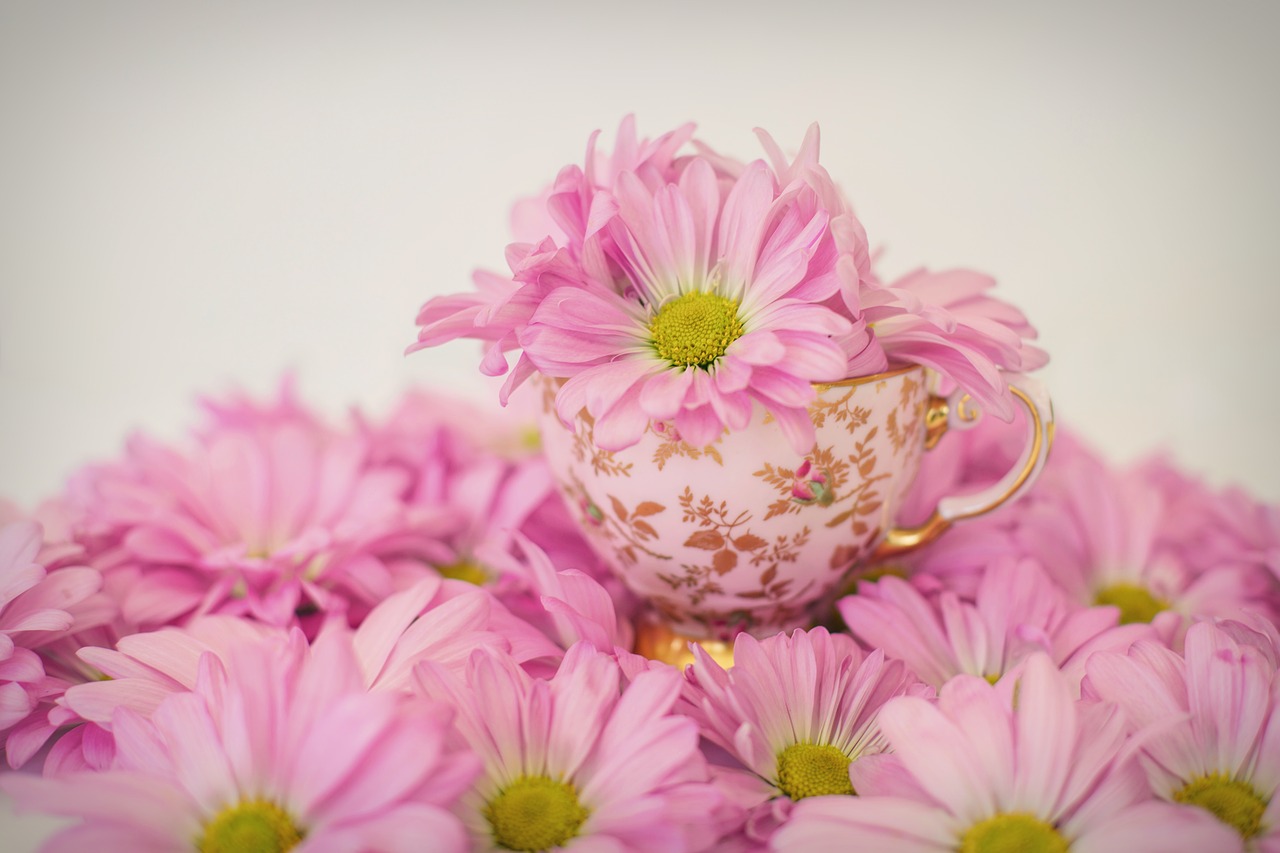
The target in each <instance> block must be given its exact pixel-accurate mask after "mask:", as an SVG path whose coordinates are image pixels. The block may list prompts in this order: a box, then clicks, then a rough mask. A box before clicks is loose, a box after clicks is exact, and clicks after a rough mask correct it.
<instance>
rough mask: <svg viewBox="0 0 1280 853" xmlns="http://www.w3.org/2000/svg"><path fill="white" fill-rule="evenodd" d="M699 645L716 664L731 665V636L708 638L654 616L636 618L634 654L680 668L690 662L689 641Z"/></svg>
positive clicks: (692, 659) (725, 666)
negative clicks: (718, 638) (725, 638)
mask: <svg viewBox="0 0 1280 853" xmlns="http://www.w3.org/2000/svg"><path fill="white" fill-rule="evenodd" d="M693 643H697V644H698V645H700V646H702V650H703V651H704V652H706V653H707V654H708V655H710V656H711V659H712V660H714V661H715V662H716V663H718V664H720V666H722V667H724V668H725V669H728V668H729V667H731V666H733V642H732V641H731V640H712V639H707V638H705V637H695V636H687V635H685V634H681V633H679V632H677V631H676V630H674V629H673V628H672V627H671V626H670V625H668V624H667V623H665V622H662V621H659V620H657V619H653V618H649V619H640V620H637V622H636V646H635V651H636V654H638V655H642V656H644V657H647V658H649V660H656V661H659V662H660V663H665V664H670V665H671V666H674V667H675V668H676V669H680V670H683V669H684V668H685V666H687V665H688V664H691V663H693V662H694V657H693V648H692V644H693Z"/></svg>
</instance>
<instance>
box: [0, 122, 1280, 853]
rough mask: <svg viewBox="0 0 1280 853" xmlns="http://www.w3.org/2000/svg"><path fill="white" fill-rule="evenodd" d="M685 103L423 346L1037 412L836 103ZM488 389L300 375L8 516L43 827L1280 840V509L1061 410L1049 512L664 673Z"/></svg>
mask: <svg viewBox="0 0 1280 853" xmlns="http://www.w3.org/2000/svg"><path fill="white" fill-rule="evenodd" d="M691 133H692V129H691V128H682V129H680V130H678V131H675V132H673V133H671V134H667V135H665V136H663V137H660V138H659V139H658V140H656V141H653V142H640V141H637V139H636V137H635V135H634V131H633V129H632V127H631V124H630V122H629V121H628V122H624V124H623V127H622V129H621V130H620V132H619V137H618V141H617V143H616V145H615V150H614V153H613V154H612V156H610V157H604V156H601V155H598V154H597V153H596V151H595V145H594V142H595V140H594V137H593V139H592V143H591V144H590V145H589V147H588V155H587V159H586V162H585V164H584V165H583V167H581V168H579V167H568V168H566V169H565V170H563V171H562V172H561V173H560V175H559V177H558V178H557V179H556V181H555V183H554V185H553V186H552V187H551V188H550V189H549V190H548V191H547V192H546V193H544V194H543V195H542V196H540V197H539V198H538V199H537V200H534V201H530V202H528V203H522V204H521V205H520V206H518V207H517V211H516V212H517V216H516V223H515V226H516V230H517V232H518V233H520V234H521V235H525V234H529V235H536V236H534V239H533V240H531V241H529V242H525V243H519V244H516V245H515V246H513V247H512V248H511V249H510V250H509V252H508V257H509V260H510V262H511V267H512V274H511V276H509V277H506V276H498V275H495V274H491V273H479V274H477V278H476V281H477V284H478V287H479V292H478V293H476V294H474V295H466V296H450V297H441V298H438V299H433V300H431V301H430V302H428V303H427V305H426V306H425V307H424V308H423V310H422V313H421V314H420V316H419V324H420V327H421V329H420V334H419V340H420V344H421V345H430V344H435V343H440V342H443V341H446V340H450V339H453V338H458V337H473V338H478V339H481V340H483V341H485V342H486V343H487V345H488V348H487V350H486V353H485V356H484V359H483V361H482V364H481V369H482V371H483V372H485V373H487V374H492V375H497V374H502V373H504V372H508V371H509V373H510V375H509V377H508V379H507V382H506V385H505V386H504V387H503V391H502V396H503V399H504V400H505V399H506V398H507V397H508V395H509V394H510V393H511V391H512V390H513V389H514V388H515V387H516V386H518V385H519V384H520V383H521V382H523V381H524V380H526V379H528V378H529V377H531V376H532V375H534V374H535V373H540V374H542V375H544V376H546V377H548V378H549V379H551V380H554V382H552V383H549V387H552V388H554V395H555V406H556V407H557V409H558V411H559V413H560V414H561V416H562V417H563V418H564V419H566V420H569V419H570V417H571V416H572V415H574V414H576V413H577V412H578V411H579V410H580V409H583V408H585V409H587V410H588V412H590V414H591V415H592V416H593V418H594V420H595V424H596V430H597V439H598V440H599V441H601V442H607V443H608V444H610V445H611V446H614V447H618V448H621V447H624V446H626V445H627V444H628V443H631V442H634V441H635V440H637V438H638V437H639V435H640V434H641V433H643V432H644V430H645V429H646V428H647V427H648V425H649V424H650V423H651V422H655V421H660V422H664V423H672V424H674V427H675V428H676V429H678V430H679V431H680V433H681V434H682V435H683V436H684V437H685V439H686V440H688V441H690V442H691V443H694V444H696V443H697V442H699V441H703V443H708V442H710V441H711V440H712V439H714V438H715V436H716V435H718V434H719V433H720V432H721V431H722V430H725V429H736V428H738V427H739V426H740V425H741V423H742V422H743V418H744V412H749V411H750V410H751V409H752V407H756V406H759V407H763V408H764V409H766V410H767V411H768V412H769V413H770V415H771V416H772V418H773V420H774V421H775V422H776V423H777V424H778V426H779V427H780V428H781V430H782V431H783V434H785V435H786V436H787V438H788V439H789V442H790V443H791V444H792V445H794V446H796V447H798V448H801V449H802V450H803V449H807V447H808V445H806V442H808V444H812V429H813V428H812V425H811V423H810V420H809V418H808V415H807V414H806V406H807V404H808V403H809V402H810V401H811V400H812V394H813V385H812V383H814V382H823V381H831V380H838V379H842V378H846V377H850V376H860V375H864V374H874V373H876V372H878V371H882V370H884V369H885V368H887V367H889V366H892V365H896V364H902V363H911V364H922V365H926V366H927V367H928V368H930V369H931V370H933V371H935V372H936V373H937V374H939V375H940V376H941V377H943V379H944V381H948V382H950V383H954V384H955V385H957V386H959V387H960V388H962V389H964V390H965V391H967V392H968V393H969V394H970V395H971V396H972V397H973V399H975V400H977V401H979V402H980V403H981V404H982V405H984V406H985V407H986V408H987V410H988V411H990V412H992V413H993V414H996V415H997V416H1002V415H1007V416H1009V417H1013V414H1014V409H1013V407H1012V404H1011V403H1010V401H1009V400H1008V399H1007V395H1008V390H1007V385H1006V384H1005V382H1004V380H1003V378H1002V371H1023V370H1027V369H1030V368H1033V367H1035V366H1038V365H1039V364H1041V363H1043V361H1044V355H1043V354H1042V353H1041V352H1040V351H1039V350H1037V349H1035V348H1034V347H1032V346H1031V345H1029V344H1028V343H1027V342H1026V341H1027V339H1029V338H1031V337H1032V336H1033V332H1032V330H1031V327H1030V326H1029V325H1028V324H1027V322H1026V320H1025V319H1024V318H1023V317H1022V315H1021V314H1020V313H1019V312H1018V311H1016V310H1015V309H1013V308H1011V307H1010V306H1008V305H1007V304H1005V303H1003V302H1000V301H998V300H996V299H994V298H992V297H991V296H989V295H988V294H987V292H986V291H987V290H988V289H989V288H990V286H991V280H990V279H988V278H986V277H985V276H981V275H978V274H976V273H968V272H950V273H943V274H930V273H925V272H918V273H914V274H912V275H909V276H907V277H905V278H904V279H902V280H900V281H898V282H896V283H894V284H891V285H886V284H883V283H881V282H880V281H878V280H877V279H876V278H875V276H874V274H873V273H872V271H871V267H870V256H869V252H868V250H867V242H866V238H865V236H864V233H863V230H862V228H861V226H860V225H859V224H858V222H857V220H856V219H855V218H854V217H853V214H852V213H851V211H850V208H849V205H848V204H847V202H845V200H844V199H843V196H842V195H841V194H840V192H839V191H838V190H837V189H836V187H835V186H834V184H833V183H832V182H831V180H830V178H829V177H828V176H827V175H826V173H825V172H824V171H823V170H822V168H821V167H820V166H819V165H818V151H817V134H816V131H814V132H812V133H811V134H810V135H809V136H808V137H807V138H806V140H805V142H804V144H803V145H802V147H801V150H800V154H799V155H798V156H797V157H796V158H794V159H793V160H788V159H786V158H785V157H784V156H782V155H781V153H780V152H779V150H778V147H777V146H776V145H775V144H774V143H773V141H772V140H771V139H770V138H769V137H768V136H767V135H764V134H761V138H762V141H763V142H764V144H765V149H766V153H767V155H768V160H767V161H757V162H754V163H751V164H747V165H744V164H741V163H738V162H736V161H733V160H730V159H728V158H725V157H723V156H721V155H718V154H716V153H714V152H712V151H711V149H709V148H707V147H706V146H705V145H702V144H700V143H696V142H693V143H690V137H691ZM687 143H690V144H691V145H692V147H693V151H694V153H693V154H687V155H685V154H681V153H680V151H681V149H682V148H683V147H684V146H685V145H686V144H687ZM514 351H518V352H519V356H518V358H517V360H516V363H515V365H514V367H509V364H508V354H509V353H511V352H514ZM506 411H507V414H506V415H498V414H496V413H494V412H489V411H486V410H476V409H471V408H469V407H467V406H466V405H465V404H462V403H460V402H459V401H457V400H453V399H447V398H444V397H442V396H438V395H434V394H431V393H426V392H418V393H412V394H409V395H407V396H406V397H405V398H404V399H403V401H402V402H401V404H400V405H399V406H398V407H396V408H395V409H394V410H393V411H391V412H390V413H386V414H384V413H372V414H371V413H367V412H360V411H356V412H353V413H352V414H351V415H350V417H348V418H347V419H345V420H344V421H342V422H338V423H335V422H331V421H329V420H327V419H325V418H323V417H321V416H319V415H318V414H316V413H315V412H314V411H312V410H311V409H310V408H309V407H308V406H307V405H305V404H304V403H303V402H302V401H301V400H299V399H298V396H297V395H296V394H295V392H294V390H293V388H292V386H291V385H290V384H289V383H285V384H284V385H283V387H282V389H281V391H280V393H279V395H278V397H277V398H276V399H273V400H270V401H259V400H253V399H248V398H244V397H232V398H230V399H223V400H217V401H206V402H205V404H204V406H203V415H202V418H201V420H200V421H199V423H198V425H197V426H196V428H195V429H194V430H193V431H192V432H191V434H190V435H189V436H188V438H187V440H185V441H184V442H182V443H180V444H172V445H171V444H167V443H164V442H160V441H157V440H154V439H152V438H149V437H147V436H144V435H139V436H136V437H134V438H133V439H132V440H131V441H130V442H129V443H128V445H127V447H126V448H125V450H124V452H123V453H122V454H120V456H119V457H118V458H116V459H113V460H109V461H105V462H103V463H101V464H96V465H92V466H89V467H87V468H85V469H83V470H81V471H80V472H78V473H77V474H76V475H75V476H74V477H72V478H71V480H70V482H69V483H68V485H67V488H66V489H65V491H64V492H63V493H61V494H59V495H57V496H55V497H52V498H51V499H50V500H48V501H47V502H45V503H44V504H42V505H41V506H39V507H38V508H36V509H35V510H33V511H25V510H22V509H19V508H18V507H15V506H11V505H3V506H0V745H2V746H3V753H4V756H3V758H4V763H5V769H4V771H3V772H0V789H3V790H4V791H5V792H6V794H7V795H8V796H10V797H11V798H12V799H13V800H14V801H15V803H16V804H17V805H18V807H20V808H22V809H27V810H35V811H41V812H45V813H48V814H53V815H60V816H65V817H67V818H71V819H73V820H72V822H70V823H68V824H67V825H66V826H65V827H64V828H62V829H60V830H59V831H58V832H57V834H55V835H54V836H53V837H52V838H50V839H49V840H48V842H47V848H46V849H48V850H51V851H81V850H85V849H101V850H126V849H128V850H156V851H160V850H165V851H168V850H196V851H202V852H203V851H254V852H255V853H256V851H286V850H295V851H299V853H301V851H401V850H403V851H417V850H424V849H430V850H445V851H449V850H456V851H461V850H520V851H543V850H560V849H565V850H577V851H624V850H637V851H655V853H658V851H662V853H666V851H697V850H712V849H714V850H766V849H774V850H806V851H808V850H837V849H840V850H843V849H856V850H868V851H899V850H907V851H911V850H928V851H965V853H979V851H985V853H1002V852H1003V851H1013V850H1019V851H1024V850H1025V851H1033V853H1034V851H1040V853H1047V852H1048V851H1067V850H1071V851H1077V853H1082V851H1126V853H1128V851H1188V852H1189V853H1191V851H1194V853H1203V851H1230V850H1250V851H1280V795H1278V789H1280V631H1278V629H1277V624H1278V622H1277V620H1278V619H1280V507H1276V506H1270V505H1266V504H1263V503H1260V502H1258V501H1257V500H1255V499H1253V498H1252V497H1250V496H1249V495H1247V494H1244V493H1243V492H1241V491H1238V490H1226V491H1218V490H1214V489H1211V488H1209V487H1208V486H1206V485H1205V484H1204V483H1202V482H1200V481H1199V480H1197V479H1196V478H1194V477H1192V476H1190V475H1189V474H1187V473H1185V472H1183V471H1181V470H1179V469H1177V468H1176V467H1174V466H1173V465H1171V464H1170V463H1168V462H1167V461H1166V460H1164V459H1161V458H1158V457H1153V458H1151V459H1147V460H1143V461H1141V462H1139V463H1137V464H1134V465H1131V466H1128V467H1123V468H1121V467H1116V466H1113V465H1111V464H1109V463H1108V462H1107V461H1105V460H1104V459H1103V458H1102V457H1101V456H1099V455H1098V454H1097V453H1096V452H1094V451H1093V450H1091V449H1090V448H1088V447H1087V446H1086V445H1084V444H1083V443H1082V442H1081V441H1080V440H1079V439H1077V438H1076V437H1075V436H1073V435H1071V434H1070V433H1069V432H1067V431H1066V430H1062V429H1059V431H1058V433H1059V434H1058V441H1057V445H1056V448H1055V451H1054V454H1053V456H1052V458H1051V459H1050V461H1049V462H1048V464H1047V466H1046V468H1045V470H1044V472H1043V475H1042V476H1041V477H1040V479H1039V480H1038V481H1037V482H1036V484H1035V485H1034V486H1033V487H1032V488H1031V490H1030V492H1029V494H1028V495H1027V496H1026V497H1025V499H1024V500H1022V501H1020V502H1018V503H1015V504H1009V505H1007V506H1005V507H1003V508H1001V509H999V510H997V511H995V512H992V513H990V514H989V515H986V516H984V517H982V518H980V519H977V520H974V521H970V522H968V523H967V524H965V525H962V526H959V527H957V528H956V529H955V530H954V531H952V532H951V533H949V534H947V535H946V536H944V537H942V538H941V539H939V540H938V541H937V542H935V543H933V544H931V545H928V546H927V547H924V548H922V549H920V550H917V551H915V552H913V553H911V554H909V555H906V556H901V557H895V558H893V559H889V560H884V561H881V562H878V563H873V564H862V565H855V566H853V567H852V568H851V573H850V575H849V577H848V578H847V585H846V586H845V587H844V588H843V592H842V594H841V595H840V596H838V597H837V599H836V600H834V601H832V602H831V607H830V612H829V613H828V614H827V619H826V623H825V624H822V625H805V626H801V627H796V628H794V629H793V630H790V631H786V632H781V633H777V634H774V635H768V636H752V635H750V634H746V633H744V634H740V635H739V636H738V637H737V640H736V642H735V644H734V647H733V659H732V662H731V663H730V662H728V661H723V660H717V659H716V658H714V657H713V656H712V655H711V654H708V653H707V652H706V651H704V650H703V649H702V648H700V647H697V648H695V649H694V662H693V663H692V664H691V665H689V666H688V667H686V668H684V669H679V668H676V667H674V666H671V665H669V664H666V663H662V662H659V661H656V660H650V659H647V658H645V657H643V656H641V655H638V654H636V653H635V652H634V637H635V628H636V625H637V619H638V615H639V614H640V612H641V604H642V603H641V602H638V601H637V600H636V599H635V598H634V597H633V596H632V595H631V594H630V593H629V592H628V590H627V589H626V588H625V587H624V586H623V585H622V584H621V583H619V581H618V580H617V579H616V578H615V577H614V576H613V575H612V574H611V573H610V572H609V571H607V570H606V568H605V566H604V564H603V563H602V561H601V559H600V558H599V557H598V556H597V554H596V552H595V551H594V550H593V549H592V548H591V547H590V546H589V545H588V542H587V540H586V539H585V538H584V536H583V532H582V530H581V529H580V527H579V525H578V523H577V522H576V521H575V520H574V517H573V515H572V513H571V511H570V508H569V507H567V506H566V504H565V502H564V501H563V500H562V498H561V495H560V494H559V493H558V492H557V489H556V485H555V481H554V477H553V474H552V471H551V469H550V467H549V465H548V462H547V460H546V458H545V456H544V454H542V453H541V452H540V451H539V449H538V447H537V446H536V443H530V442H528V441H527V440H525V436H527V435H528V431H527V428H528V424H526V423H524V422H523V421H522V418H521V415H520V410H519V409H518V407H514V406H513V407H512V408H510V409H508V410H506ZM1016 428H1017V425H1016V424H1014V425H1012V426H1010V425H1006V424H1004V423H1001V422H1000V420H994V421H986V422H983V423H981V424H979V425H978V426H977V427H976V428H974V429H972V430H969V431H968V432H965V433H963V434H962V435H960V436H959V437H958V438H956V439H955V440H948V441H947V442H944V443H943V444H940V445H939V447H938V449H937V450H935V451H933V452H932V453H930V454H929V455H928V456H927V457H926V458H925V461H924V463H923V467H922V469H921V470H920V472H919V474H918V476H917V477H916V479H915V482H914V484H913V485H912V487H911V491H910V493H909V494H908V495H907V497H906V502H905V506H904V507H902V509H901V514H903V515H905V516H906V517H908V518H910V517H916V516H919V517H922V516H924V515H926V514H927V513H928V512H929V511H930V509H931V508H932V507H933V506H934V505H935V504H936V503H937V499H938V496H939V495H944V494H949V493H953V492H955V491H956V490H957V489H963V488H965V487H977V486H981V485H985V484H987V483H989V482H990V480H991V479H992V478H993V477H998V476H999V475H1000V473H1002V472H1003V471H1005V470H1006V469H1007V468H1008V467H1009V461H1010V459H1011V457H1013V456H1015V455H1016V454H1017V452H1018V448H1017V446H1016V445H1017V441H1018V440H1020V439H1018V437H1017V436H1016V435H1015V431H1016ZM802 446H803V447H802ZM791 473H793V474H794V475H795V476H794V479H795V485H794V486H793V487H792V489H793V494H792V499H794V500H795V501H797V502H798V503H802V504H804V503H806V502H807V505H816V504H820V503H821V501H822V497H823V495H824V494H825V490H826V489H827V488H828V486H829V485H830V484H829V483H828V481H827V480H826V479H825V476H824V475H822V474H820V473H819V472H818V471H816V470H812V469H809V468H806V469H804V470H803V471H801V470H800V469H797V470H796V471H794V472H791Z"/></svg>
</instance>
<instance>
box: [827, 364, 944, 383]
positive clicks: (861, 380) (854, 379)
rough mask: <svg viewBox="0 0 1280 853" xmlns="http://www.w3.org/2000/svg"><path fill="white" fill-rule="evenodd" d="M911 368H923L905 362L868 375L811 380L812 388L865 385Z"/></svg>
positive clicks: (921, 369)
mask: <svg viewBox="0 0 1280 853" xmlns="http://www.w3.org/2000/svg"><path fill="white" fill-rule="evenodd" d="M913 370H920V371H923V370H924V365H923V364H907V365H903V366H902V367H895V368H893V369H891V370H884V371H881V372H880V373H872V374H871V375H869V376H851V377H849V378H848V379H838V380H836V381H835V382H811V383H809V384H810V385H812V386H813V387H814V388H848V387H850V386H852V385H865V384H867V383H868V382H880V381H881V380H884V379H893V378H895V377H898V376H902V375H903V374H906V373H910V372H911V371H913Z"/></svg>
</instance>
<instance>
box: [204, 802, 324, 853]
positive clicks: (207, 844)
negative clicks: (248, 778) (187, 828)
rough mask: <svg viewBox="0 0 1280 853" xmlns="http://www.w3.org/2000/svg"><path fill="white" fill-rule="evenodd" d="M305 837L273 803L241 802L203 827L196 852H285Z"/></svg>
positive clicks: (286, 814) (287, 814)
mask: <svg viewBox="0 0 1280 853" xmlns="http://www.w3.org/2000/svg"><path fill="white" fill-rule="evenodd" d="M305 834H306V833H304V832H303V831H302V830H300V829H298V827H297V826H296V825H295V824H294V822H293V818H291V817H289V813H288V812H286V811H285V810H284V809H282V808H280V807H279V806H278V805H276V804H275V803H273V802H270V801H269V800H244V801H242V802H239V803H237V804H236V805H234V806H232V807H230V808H227V809H223V810H222V811H220V812H218V814H217V815H215V816H214V818H213V820H211V821H209V822H208V823H206V824H205V825H204V832H203V833H202V834H201V836H200V838H199V839H198V840H197V841H196V849H197V850H199V851H200V853H285V851H286V850H292V849H293V848H294V847H297V846H298V845H299V844H300V843H302V838H303V836H304V835H305Z"/></svg>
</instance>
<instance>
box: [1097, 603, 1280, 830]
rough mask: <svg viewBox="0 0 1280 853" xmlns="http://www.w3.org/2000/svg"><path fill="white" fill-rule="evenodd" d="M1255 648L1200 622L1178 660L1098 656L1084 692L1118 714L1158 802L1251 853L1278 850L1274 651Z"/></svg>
mask: <svg viewBox="0 0 1280 853" xmlns="http://www.w3.org/2000/svg"><path fill="white" fill-rule="evenodd" d="M1242 627H1243V626H1240V625H1236V626H1234V628H1235V630H1233V631H1232V632H1231V633H1235V634H1237V635H1239V629H1240V628H1242ZM1272 634H1274V631H1272ZM1254 642H1257V643H1259V645H1253V644H1250V643H1248V642H1239V641H1237V640H1236V639H1234V638H1233V637H1232V636H1231V634H1229V633H1228V632H1227V631H1226V630H1223V628H1220V627H1219V626H1217V625H1214V624H1213V623H1211V622H1200V623H1197V624H1195V625H1192V626H1191V628H1190V629H1188V631H1187V635H1186V642H1185V644H1184V653H1183V655H1182V656H1179V655H1177V654H1176V653H1174V652H1171V651H1169V650H1168V649H1167V648H1164V647H1162V646H1160V645H1158V644H1155V643H1136V644H1135V645H1134V646H1133V648H1132V649H1130V650H1129V653H1128V654H1127V655H1119V654H1105V655H1096V656H1095V657H1093V658H1091V659H1090V661H1089V664H1088V670H1089V675H1088V680H1087V681H1086V682H1085V688H1086V692H1087V694H1088V695H1091V696H1097V697H1099V698H1101V699H1102V700H1105V701H1107V702H1114V703H1116V704H1117V705H1119V706H1120V707H1121V708H1123V709H1124V712H1125V714H1126V715H1127V716H1128V719H1129V725H1130V728H1131V729H1132V730H1135V731H1137V732H1138V737H1139V738H1140V742H1141V743H1142V754H1141V759H1142V765H1143V767H1144V768H1145V769H1146V771H1147V778H1148V780H1149V781H1150V782H1151V787H1152V788H1153V789H1154V790H1155V792H1156V795H1157V796H1159V797H1162V798H1163V799H1165V800H1169V801H1172V802H1178V803H1188V804H1190V805H1195V806H1199V807H1201V808H1203V809H1207V810H1208V811H1210V812H1212V813H1213V814H1214V815H1215V816H1216V817H1217V818H1218V819H1219V820H1221V821H1222V822H1223V823H1224V824H1227V825H1229V826H1231V827H1232V828H1233V829H1235V830H1236V831H1237V832H1238V833H1239V834H1240V837H1241V838H1242V839H1243V840H1244V841H1245V842H1246V843H1247V846H1248V848H1249V849H1250V850H1260V851H1274V850H1280V796H1277V793H1278V792H1280V670H1277V667H1276V657H1277V654H1280V648H1276V647H1275V646H1274V645H1272V643H1271V642H1268V641H1266V640H1265V638H1264V637H1263V636H1262V635H1258V634H1254ZM1259 646H1261V647H1259Z"/></svg>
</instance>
